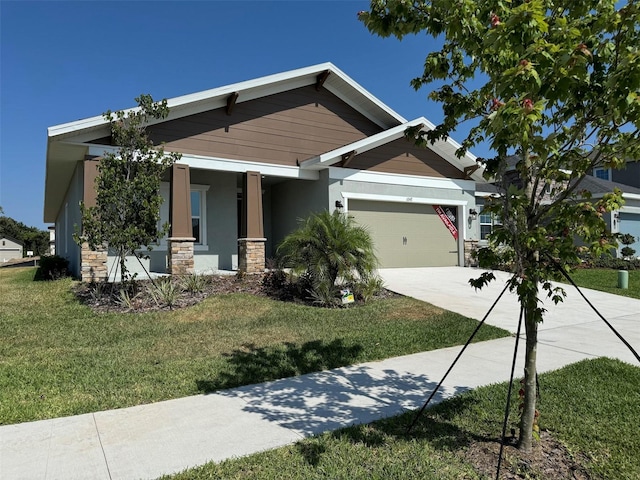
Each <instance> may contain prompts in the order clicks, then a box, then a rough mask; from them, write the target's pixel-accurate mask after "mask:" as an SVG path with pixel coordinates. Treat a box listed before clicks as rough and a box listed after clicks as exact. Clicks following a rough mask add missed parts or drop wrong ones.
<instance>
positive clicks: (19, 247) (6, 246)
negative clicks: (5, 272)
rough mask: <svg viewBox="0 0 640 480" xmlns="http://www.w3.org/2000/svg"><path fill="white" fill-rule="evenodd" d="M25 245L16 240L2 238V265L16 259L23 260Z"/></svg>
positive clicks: (0, 249)
mask: <svg viewBox="0 0 640 480" xmlns="http://www.w3.org/2000/svg"><path fill="white" fill-rule="evenodd" d="M23 250H24V245H23V244H22V242H20V241H18V240H16V239H15V238H11V237H7V236H3V237H0V263H5V262H8V261H9V260H14V259H16V258H22V252H23Z"/></svg>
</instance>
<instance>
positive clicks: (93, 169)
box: [80, 158, 108, 283]
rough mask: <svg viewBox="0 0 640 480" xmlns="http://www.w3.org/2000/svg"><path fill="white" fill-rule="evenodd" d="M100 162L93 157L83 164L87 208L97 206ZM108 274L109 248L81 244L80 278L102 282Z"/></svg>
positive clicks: (85, 204)
mask: <svg viewBox="0 0 640 480" xmlns="http://www.w3.org/2000/svg"><path fill="white" fill-rule="evenodd" d="M99 163H100V159H99V158H92V159H88V160H85V161H84V164H83V167H84V168H83V179H82V182H83V186H82V201H83V202H84V206H85V207H87V208H88V207H95V206H96V200H97V196H98V192H97V190H96V178H97V177H98V164H99ZM107 275H108V272H107V248H105V247H98V248H96V250H91V249H90V248H89V244H88V243H87V242H84V243H83V244H82V245H81V246H80V279H81V280H82V281H83V282H89V283H93V282H100V281H104V280H106V279H107Z"/></svg>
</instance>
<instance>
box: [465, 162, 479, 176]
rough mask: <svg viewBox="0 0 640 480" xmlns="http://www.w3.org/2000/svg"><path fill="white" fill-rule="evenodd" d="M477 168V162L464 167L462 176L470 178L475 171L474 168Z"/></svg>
mask: <svg viewBox="0 0 640 480" xmlns="http://www.w3.org/2000/svg"><path fill="white" fill-rule="evenodd" d="M479 168H480V165H478V164H475V165H470V166H468V167H464V178H465V179H469V178H471V175H473V174H474V173H475V172H476V170H478V169H479Z"/></svg>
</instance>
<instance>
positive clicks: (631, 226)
mask: <svg viewBox="0 0 640 480" xmlns="http://www.w3.org/2000/svg"><path fill="white" fill-rule="evenodd" d="M620 233H629V234H631V235H633V236H634V238H635V239H636V241H635V243H634V244H632V245H629V246H630V247H631V248H633V249H634V250H635V251H636V253H635V255H636V256H638V255H640V214H637V213H621V214H620ZM620 246H621V247H624V245H622V244H620Z"/></svg>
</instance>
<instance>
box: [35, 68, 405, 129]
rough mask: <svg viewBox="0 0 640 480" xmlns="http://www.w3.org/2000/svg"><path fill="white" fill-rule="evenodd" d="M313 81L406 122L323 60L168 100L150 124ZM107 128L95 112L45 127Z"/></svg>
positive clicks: (389, 119)
mask: <svg viewBox="0 0 640 480" xmlns="http://www.w3.org/2000/svg"><path fill="white" fill-rule="evenodd" d="M322 77H324V79H323V78H322ZM314 84H315V85H321V86H322V87H323V88H326V89H327V90H328V91H330V92H331V93H333V94H334V95H336V96H337V97H338V98H340V99H341V100H343V101H344V102H345V103H347V104H348V105H350V106H352V107H353V108H355V109H356V110H358V111H359V112H360V113H361V114H363V115H364V116H366V117H367V118H369V120H371V121H373V122H374V123H376V124H378V125H379V126H380V127H382V128H385V129H386V128H391V127H393V126H396V125H398V124H401V123H405V122H406V120H405V119H404V118H403V117H402V116H401V115H400V114H398V113H396V112H394V111H393V110H392V109H391V108H389V107H388V106H387V105H385V104H384V103H382V102H381V101H380V100H378V99H377V98H376V97H374V96H373V95H371V94H370V93H369V92H367V91H366V90H365V89H364V88H363V87H362V86H360V85H359V84H358V83H357V82H355V81H354V80H353V79H352V78H350V77H349V76H348V75H347V74H345V73H344V72H343V71H342V70H340V69H339V68H338V67H336V66H335V65H333V64H332V63H330V62H326V63H320V64H318V65H312V66H310V67H305V68H299V69H296V70H290V71H288V72H282V73H277V74H275V75H268V76H265V77H260V78H256V79H253V80H247V81H244V82H239V83H234V84H231V85H225V86H223V87H218V88H213V89H210V90H205V91H202V92H197V93H192V94H189V95H182V96H180V97H175V98H171V99H168V100H167V105H168V107H169V110H170V113H169V116H168V117H167V118H166V119H162V120H155V121H153V120H152V121H150V122H149V123H150V124H151V125H153V124H154V123H160V122H165V121H168V120H175V119H177V118H182V117H186V116H189V115H194V114H196V113H201V112H205V111H207V110H214V109H217V108H221V107H224V106H226V105H227V100H228V98H229V96H230V95H233V94H235V93H237V94H238V96H237V99H236V100H235V103H242V102H248V101H250V100H255V99H256V98H261V97H265V96H267V95H274V94H277V93H282V92H286V91H289V90H293V89H295V88H300V87H305V86H309V85H314ZM137 110H139V108H138V107H136V108H130V109H127V110H125V112H129V111H137ZM108 127H109V122H107V121H106V120H105V119H104V117H103V116H102V115H99V116H95V117H90V118H85V119H82V120H76V121H74V122H69V123H63V124H61V125H55V126H52V127H49V128H48V129H47V132H48V137H49V140H50V141H51V140H52V139H57V140H60V139H64V138H68V137H74V136H78V135H80V134H87V133H89V134H92V136H93V138H99V137H100V136H105V135H109V134H110V131H109V129H108ZM92 132H96V133H92ZM97 132H100V133H97ZM83 141H86V140H83Z"/></svg>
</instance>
